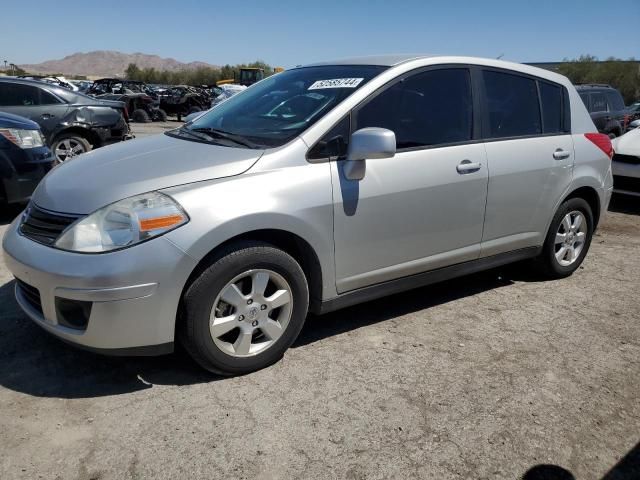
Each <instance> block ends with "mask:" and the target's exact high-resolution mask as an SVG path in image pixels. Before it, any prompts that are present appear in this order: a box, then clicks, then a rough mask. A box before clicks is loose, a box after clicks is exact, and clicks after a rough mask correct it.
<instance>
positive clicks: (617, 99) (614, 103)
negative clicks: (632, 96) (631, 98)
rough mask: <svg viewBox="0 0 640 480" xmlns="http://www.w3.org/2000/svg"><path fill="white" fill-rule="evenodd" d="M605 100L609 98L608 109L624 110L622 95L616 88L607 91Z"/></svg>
mask: <svg viewBox="0 0 640 480" xmlns="http://www.w3.org/2000/svg"><path fill="white" fill-rule="evenodd" d="M607 100H609V110H610V111H615V110H624V100H622V95H620V92H618V91H617V90H611V91H608V92H607Z"/></svg>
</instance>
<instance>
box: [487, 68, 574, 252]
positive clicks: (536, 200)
mask: <svg viewBox="0 0 640 480" xmlns="http://www.w3.org/2000/svg"><path fill="white" fill-rule="evenodd" d="M482 78H483V84H484V112H485V117H484V120H485V121H484V137H485V139H486V143H485V146H486V151H487V158H488V162H489V189H488V194H487V210H486V216H485V225H484V233H483V239H482V256H490V255H495V254H498V253H502V252H507V251H512V250H517V249H520V248H525V247H531V246H539V245H541V244H542V243H543V240H544V236H545V235H546V229H547V226H548V224H549V221H550V219H551V217H552V216H553V214H554V211H553V210H554V208H555V205H556V203H557V202H558V200H559V199H560V198H561V196H562V195H563V194H564V192H565V190H566V188H567V186H568V185H569V184H570V182H571V177H572V170H573V159H574V152H573V140H572V138H571V126H570V109H569V98H568V92H567V91H566V89H565V87H563V86H561V85H558V84H556V83H552V82H547V81H545V80H541V79H536V78H534V77H529V76H526V75H520V74H517V73H515V72H510V71H505V70H498V69H483V72H482Z"/></svg>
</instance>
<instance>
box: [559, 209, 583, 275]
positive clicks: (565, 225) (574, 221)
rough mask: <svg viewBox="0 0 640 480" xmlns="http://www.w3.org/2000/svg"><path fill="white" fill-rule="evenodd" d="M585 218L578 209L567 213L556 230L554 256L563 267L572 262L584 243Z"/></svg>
mask: <svg viewBox="0 0 640 480" xmlns="http://www.w3.org/2000/svg"><path fill="white" fill-rule="evenodd" d="M587 228H588V226H587V220H586V218H585V216H584V214H583V213H582V212H580V211H578V210H574V211H572V212H569V213H567V214H566V215H565V216H564V218H563V219H562V221H561V222H560V225H559V226H558V231H557V232H556V239H555V257H556V261H557V262H558V263H559V264H560V265H561V266H563V267H568V266H569V265H571V264H572V263H574V262H575V261H576V260H577V259H578V257H579V256H580V253H581V252H582V249H583V248H584V245H585V240H586V238H587Z"/></svg>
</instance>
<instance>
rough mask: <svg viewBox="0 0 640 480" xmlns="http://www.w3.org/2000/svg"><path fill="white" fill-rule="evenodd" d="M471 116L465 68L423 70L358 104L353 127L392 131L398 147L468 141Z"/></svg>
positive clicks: (420, 146) (470, 101)
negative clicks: (360, 105)
mask: <svg viewBox="0 0 640 480" xmlns="http://www.w3.org/2000/svg"><path fill="white" fill-rule="evenodd" d="M472 115H473V102H472V98H471V78H470V74H469V70H468V69H466V68H443V69H435V70H427V71H424V72H420V73H416V74H413V75H411V76H409V77H407V78H405V79H403V80H401V81H399V82H396V83H395V84H393V85H392V86H391V87H389V88H387V89H386V90H384V91H382V92H381V93H379V94H378V95H376V96H374V97H373V98H372V99H371V100H370V101H368V102H367V103H366V104H364V105H363V106H362V107H360V108H359V109H358V110H357V112H356V114H355V120H354V121H355V127H354V130H359V129H361V128H365V127H381V128H386V129H389V130H392V131H393V132H394V133H395V134H396V148H397V149H398V150H401V149H405V148H425V147H432V146H438V145H446V144H452V143H459V142H466V141H469V140H471V139H472V134H473V130H472V127H473V118H472Z"/></svg>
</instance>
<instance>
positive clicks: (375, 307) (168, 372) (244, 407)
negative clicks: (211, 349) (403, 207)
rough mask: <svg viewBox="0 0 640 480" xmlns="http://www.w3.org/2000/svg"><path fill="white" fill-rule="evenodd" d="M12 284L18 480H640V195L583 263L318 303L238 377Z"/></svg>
mask: <svg viewBox="0 0 640 480" xmlns="http://www.w3.org/2000/svg"><path fill="white" fill-rule="evenodd" d="M170 123H172V124H175V123H174V122H170ZM16 213H17V211H15V210H14V211H12V212H9V213H5V214H4V215H3V217H2V222H1V223H2V224H6V223H7V222H8V221H9V220H10V218H11V217H12V216H14V215H15V214H16ZM5 228H6V227H5V226H2V227H0V235H1V234H2V233H3V232H4V230H5ZM13 287H14V284H13V281H12V278H11V276H10V274H9V272H8V271H7V270H6V269H5V267H4V264H3V263H2V264H0V412H1V413H0V478H2V479H12V478H25V479H33V478H46V479H75V478H79V479H124V478H130V479H139V478H207V479H215V478H257V479H261V478H264V479H268V478H323V479H324V478H348V479H365V478H366V479H378V478H434V479H453V478H504V479H515V478H521V477H522V476H523V475H525V473H526V472H528V471H529V472H530V473H529V474H528V475H527V476H526V478H527V479H528V480H532V479H542V478H557V479H563V480H570V479H572V478H574V476H575V478H576V479H597V478H602V477H603V476H605V475H607V476H606V478H608V479H623V478H629V479H630V478H640V443H638V442H639V441H640V401H639V400H638V398H639V397H640V297H639V296H638V289H639V287H640V202H638V201H637V200H629V201H623V200H622V199H619V198H618V199H615V200H614V203H613V205H612V211H610V212H609V213H608V214H607V217H606V220H605V221H604V223H603V224H602V226H601V228H600V230H599V232H598V233H597V236H596V237H595V239H594V242H593V244H592V247H591V251H590V253H589V255H588V256H587V259H586V261H585V263H584V265H583V267H582V268H581V269H580V270H579V271H578V272H576V274H575V275H573V276H572V277H571V278H569V279H566V280H561V281H554V282H545V281H539V280H538V279H537V278H536V277H534V276H531V275H529V274H528V273H526V270H525V269H524V268H522V266H513V267H509V268H503V269H499V270H494V271H491V272H486V273H482V274H478V275H473V276H471V277H467V278H464V279H459V280H455V281H450V282H447V283H444V284H441V285H437V286H433V287H429V288H424V289H419V290H415V291H412V292H408V293H404V294H400V295H396V296H393V297H390V298H387V299H383V300H380V301H376V302H373V303H369V304H366V305H361V306H356V307H352V308H350V309H348V310H344V311H341V312H336V313H334V314H330V315H327V316H325V317H317V318H310V319H309V320H308V322H307V325H306V326H305V328H304V330H303V332H302V335H301V337H300V339H299V340H298V341H297V342H296V344H295V346H294V348H292V349H291V350H290V351H289V352H288V353H287V355H286V356H285V358H284V359H283V360H282V361H281V362H279V363H278V364H276V365H274V366H273V367H271V368H268V369H266V370H263V371H260V372H257V373H254V374H251V375H247V376H244V377H238V378H228V379H221V378H215V377H212V376H210V375H208V374H207V373H205V372H203V371H201V370H200V369H199V368H198V367H197V366H195V365H194V364H193V363H192V362H191V361H190V360H189V359H188V358H186V357H185V356H184V355H181V354H175V355H170V356H166V357H160V358H107V357H100V356H95V355H92V354H89V353H84V352H81V351H77V350H75V349H73V348H71V347H69V346H67V345H65V344H62V343H61V342H59V341H57V340H55V339H53V338H51V337H50V336H48V335H47V334H45V333H44V332H43V331H41V330H40V329H39V328H38V327H37V326H35V325H34V324H32V323H31V322H30V321H29V320H28V319H27V318H26V317H25V316H24V315H23V314H22V313H21V312H20V311H19V309H18V307H17V305H16V304H15V302H14V300H13ZM543 464H549V465H555V466H559V467H562V468H564V469H565V470H564V471H561V470H559V468H557V467H556V468H552V467H546V471H547V472H549V471H555V472H564V473H563V474H562V475H560V476H554V477H545V476H541V475H539V474H540V473H541V472H544V471H545V468H542V467H540V465H543ZM616 465H617V467H615V470H613V471H611V469H612V468H614V466H616ZM536 466H538V467H536ZM530 469H533V470H530ZM569 472H570V473H569ZM607 472H609V473H608V474H607ZM536 475H537V476H536Z"/></svg>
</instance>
